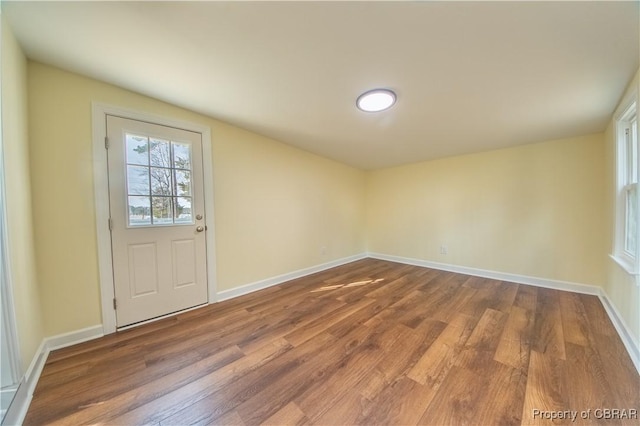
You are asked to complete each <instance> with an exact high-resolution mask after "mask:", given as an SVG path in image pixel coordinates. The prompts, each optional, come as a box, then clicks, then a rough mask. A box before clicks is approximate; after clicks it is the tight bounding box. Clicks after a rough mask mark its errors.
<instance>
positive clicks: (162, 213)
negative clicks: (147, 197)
mask: <svg viewBox="0 0 640 426" xmlns="http://www.w3.org/2000/svg"><path fill="white" fill-rule="evenodd" d="M151 203H152V206H153V223H155V224H167V223H173V209H172V207H171V197H152V198H151Z"/></svg>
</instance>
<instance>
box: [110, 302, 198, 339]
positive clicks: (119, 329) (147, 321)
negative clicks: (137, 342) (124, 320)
mask: <svg viewBox="0 0 640 426" xmlns="http://www.w3.org/2000/svg"><path fill="white" fill-rule="evenodd" d="M208 304H209V302H206V303H202V304H200V305H196V306H192V307H190V308H186V309H182V310H179V311H175V312H171V313H169V314H165V315H160V316H159V317H154V318H150V319H148V320H144V321H139V322H134V323H133V324H129V325H123V326H122V327H116V333H117V332H118V331H125V330H129V329H131V328H135V327H139V326H141V325H145V324H150V323H152V322H156V321H160V320H163V319H167V318H170V317H173V316H175V315H178V314H182V313H184V312H189V311H194V310H196V309H200V308H204V307H205V306H207V305H208Z"/></svg>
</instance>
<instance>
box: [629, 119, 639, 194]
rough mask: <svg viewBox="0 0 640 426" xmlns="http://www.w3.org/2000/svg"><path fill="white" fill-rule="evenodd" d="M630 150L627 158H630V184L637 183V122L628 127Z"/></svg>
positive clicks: (634, 121)
mask: <svg viewBox="0 0 640 426" xmlns="http://www.w3.org/2000/svg"><path fill="white" fill-rule="evenodd" d="M630 127H631V128H630V139H631V148H630V150H629V157H631V181H630V183H638V122H637V121H636V120H633V121H632V122H631V126H630Z"/></svg>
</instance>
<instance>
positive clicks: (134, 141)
mask: <svg viewBox="0 0 640 426" xmlns="http://www.w3.org/2000/svg"><path fill="white" fill-rule="evenodd" d="M126 140H127V163H128V164H140V165H143V166H146V165H148V164H149V140H148V139H147V138H146V137H145V136H136V135H129V134H127V136H126Z"/></svg>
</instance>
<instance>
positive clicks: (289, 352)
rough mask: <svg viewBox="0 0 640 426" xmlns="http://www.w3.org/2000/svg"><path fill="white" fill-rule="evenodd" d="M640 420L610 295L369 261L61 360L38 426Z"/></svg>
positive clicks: (42, 394) (34, 417)
mask: <svg viewBox="0 0 640 426" xmlns="http://www.w3.org/2000/svg"><path fill="white" fill-rule="evenodd" d="M614 409H615V410H624V411H617V412H614V411H606V410H614ZM638 409H640V380H639V376H638V374H637V372H636V370H635V369H634V367H633V364H632V362H631V360H630V358H629V356H628V354H627V353H626V352H625V349H624V347H623V345H622V342H621V341H620V339H619V337H618V335H617V334H616V332H615V329H614V328H613V325H612V324H611V322H610V321H609V319H608V317H607V315H606V313H605V311H604V309H603V307H602V305H601V303H600V301H599V300H598V298H597V297H595V296H586V295H580V294H575V293H568V292H562V291H557V290H549V289H542V288H536V287H530V286H525V285H518V284H513V283H507V282H501V281H494V280H490V279H484V278H477V277H471V276H466V275H460V274H455V273H450V272H443V271H436V270H432V269H426V268H420V267H415V266H408V265H401V264H397V263H392V262H386V261H380V260H373V259H365V260H361V261H357V262H354V263H350V264H348V265H344V266H341V267H337V268H334V269H331V270H328V271H324V272H321V273H318V274H314V275H311V276H308V277H305V278H301V279H298V280H294V281H291V282H288V283H285V284H282V285H279V286H275V287H271V288H268V289H266V290H263V291H260V292H256V293H252V294H250V295H246V296H243V297H239V298H236V299H233V300H229V301H226V302H221V303H218V304H215V305H210V306H208V307H205V308H202V309H198V310H195V311H191V312H187V313H184V314H181V315H177V316H174V317H171V318H167V319H165V320H161V321H158V322H155V323H151V324H147V325H144V326H140V327H138V328H134V329H130V330H127V331H124V332H119V333H115V334H113V335H109V336H106V337H104V338H101V339H98V340H94V341H91V342H87V343H83V344H80V345H76V346H74V347H70V348H65V349H62V350H58V351H55V352H52V353H51V354H50V356H49V359H48V360H47V363H46V366H45V368H44V371H43V373H42V376H41V379H40V382H39V383H38V386H37V388H36V391H35V394H34V397H33V401H32V403H31V407H30V409H29V411H28V413H27V416H26V419H25V424H27V425H40V424H69V425H80V424H116V425H138V424H154V425H186V424H198V425H205V424H225V425H226V424H229V425H235V424H237V425H242V424H245V425H255V424H271V425H288V424H321V425H338V424H362V425H373V424H379V425H408V424H427V425H458V424H460V425H462V424H472V425H512V424H526V425H551V424H554V425H555V424H606V425H616V424H633V425H638V424H639V423H638V420H637V418H638V417H637V416H638V414H635V415H634V413H637V411H635V412H634V411H633V410H638ZM587 410H590V411H587ZM574 412H575V413H576V417H577V419H576V421H575V422H573V421H572V419H571V418H570V416H572V415H573V414H572V413H574ZM552 414H554V415H556V416H559V415H563V416H569V418H565V419H553V420H551V419H549V418H548V416H551V415H552ZM582 416H586V417H587V418H586V420H585V419H582V418H581V417H582ZM607 417H609V418H607ZM611 417H616V418H611ZM620 417H627V418H620Z"/></svg>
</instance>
